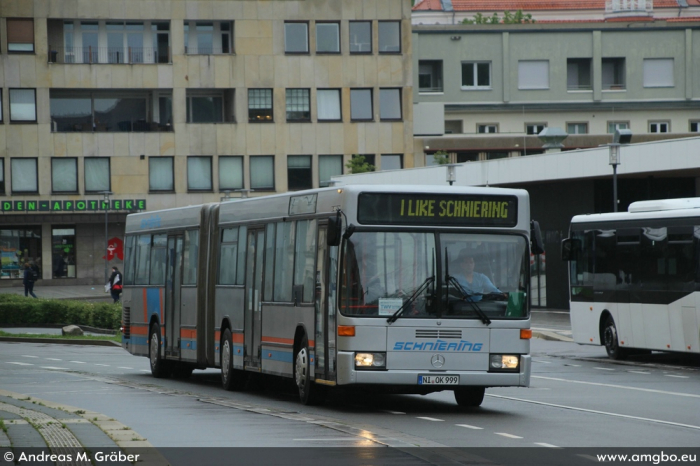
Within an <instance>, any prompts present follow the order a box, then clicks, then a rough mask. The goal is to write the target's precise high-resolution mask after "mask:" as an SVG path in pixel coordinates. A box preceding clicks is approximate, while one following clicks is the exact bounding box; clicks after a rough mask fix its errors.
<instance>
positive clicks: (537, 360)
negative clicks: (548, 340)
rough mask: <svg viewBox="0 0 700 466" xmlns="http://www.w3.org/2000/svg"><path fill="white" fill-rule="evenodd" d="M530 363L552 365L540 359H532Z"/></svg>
mask: <svg viewBox="0 0 700 466" xmlns="http://www.w3.org/2000/svg"><path fill="white" fill-rule="evenodd" d="M532 362H539V363H542V364H552V361H542V360H541V359H533V360H532Z"/></svg>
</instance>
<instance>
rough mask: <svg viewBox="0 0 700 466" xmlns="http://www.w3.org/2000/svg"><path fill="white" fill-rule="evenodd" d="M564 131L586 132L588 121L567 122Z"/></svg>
mask: <svg viewBox="0 0 700 466" xmlns="http://www.w3.org/2000/svg"><path fill="white" fill-rule="evenodd" d="M566 132H567V133H568V134H588V123H567V124H566Z"/></svg>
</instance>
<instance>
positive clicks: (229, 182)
mask: <svg viewBox="0 0 700 466" xmlns="http://www.w3.org/2000/svg"><path fill="white" fill-rule="evenodd" d="M234 189H243V157H236V156H219V191H225V190H234Z"/></svg>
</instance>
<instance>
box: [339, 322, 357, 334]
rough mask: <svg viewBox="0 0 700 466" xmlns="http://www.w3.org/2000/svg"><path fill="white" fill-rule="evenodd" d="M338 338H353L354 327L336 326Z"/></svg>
mask: <svg viewBox="0 0 700 466" xmlns="http://www.w3.org/2000/svg"><path fill="white" fill-rule="evenodd" d="M338 336H339V337H354V336H355V326H354V325H338Z"/></svg>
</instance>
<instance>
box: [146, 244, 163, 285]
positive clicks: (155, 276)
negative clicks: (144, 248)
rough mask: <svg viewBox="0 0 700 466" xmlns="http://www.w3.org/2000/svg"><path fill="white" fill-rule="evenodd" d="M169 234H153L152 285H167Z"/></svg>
mask: <svg viewBox="0 0 700 466" xmlns="http://www.w3.org/2000/svg"><path fill="white" fill-rule="evenodd" d="M167 245H168V235H153V248H152V249H151V279H150V282H149V283H150V284H151V285H160V286H163V285H165V259H166V256H167V252H166V246H167Z"/></svg>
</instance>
